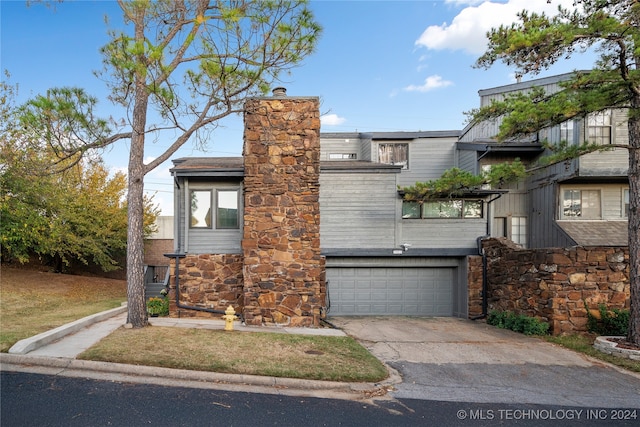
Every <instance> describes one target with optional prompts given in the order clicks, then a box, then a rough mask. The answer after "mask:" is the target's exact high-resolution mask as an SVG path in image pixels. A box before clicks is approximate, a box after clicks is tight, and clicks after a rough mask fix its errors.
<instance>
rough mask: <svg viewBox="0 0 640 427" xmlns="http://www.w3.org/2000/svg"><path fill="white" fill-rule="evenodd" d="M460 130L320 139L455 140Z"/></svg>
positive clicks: (326, 135) (336, 134)
mask: <svg viewBox="0 0 640 427" xmlns="http://www.w3.org/2000/svg"><path fill="white" fill-rule="evenodd" d="M459 136H460V130H428V131H415V132H404V131H398V132H321V133H320V138H321V139H329V138H334V139H335V138H338V139H342V138H345V139H350V138H357V139H358V138H362V139H374V140H409V139H419V138H457V137H459Z"/></svg>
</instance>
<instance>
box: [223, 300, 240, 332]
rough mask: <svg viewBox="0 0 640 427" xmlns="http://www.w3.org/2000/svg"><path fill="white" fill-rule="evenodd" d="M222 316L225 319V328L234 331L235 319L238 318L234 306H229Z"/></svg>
mask: <svg viewBox="0 0 640 427" xmlns="http://www.w3.org/2000/svg"><path fill="white" fill-rule="evenodd" d="M222 318H223V319H224V330H225V331H233V321H234V320H237V319H238V316H236V311H235V310H234V309H233V307H232V306H229V307H227V309H226V310H225V311H224V315H223V316H222Z"/></svg>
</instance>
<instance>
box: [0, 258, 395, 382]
mask: <svg viewBox="0 0 640 427" xmlns="http://www.w3.org/2000/svg"><path fill="white" fill-rule="evenodd" d="M0 279H1V280H0V351H2V352H7V351H8V350H9V348H11V346H12V345H13V344H15V343H16V342H17V341H19V340H21V339H23V338H28V337H30V336H33V335H36V334H39V333H41V332H44V331H47V330H49V329H53V328H55V327H58V326H61V325H63V324H65V323H68V322H71V321H74V320H77V319H80V318H82V317H85V316H88V315H90V314H94V313H98V312H100V311H103V310H107V309H110V308H113V307H117V306H119V305H120V304H121V303H122V302H123V301H125V300H126V283H125V282H124V281H122V280H112V279H103V278H97V277H85V276H72V275H63V274H53V273H44V272H39V271H34V270H25V269H14V268H7V267H6V266H4V265H3V266H2V270H1V276H0ZM79 357H80V358H84V359H91V360H102V361H109V362H119V363H129V364H138V365H147V366H162V367H168V368H181V369H195V370H204V371H214V372H226V373H239V374H255V375H268V376H277V377H291V378H304V379H320V380H331V381H351V382H359V381H364V382H373V381H379V380H381V379H383V378H386V376H387V370H386V368H385V367H384V365H383V364H382V363H381V362H380V361H379V360H377V359H376V358H375V357H373V356H372V355H371V354H370V353H369V352H368V351H367V350H366V349H365V348H364V347H362V346H361V345H360V344H358V343H357V342H356V341H355V340H353V339H352V338H348V337H326V336H315V335H314V336H304V335H292V334H273V333H259V332H250V333H249V332H238V331H235V332H231V333H229V332H224V331H212V330H202V329H184V328H163V327H148V328H143V329H124V328H121V329H118V330H117V331H115V332H114V333H113V334H111V335H110V336H108V337H107V338H105V339H103V340H102V341H100V342H99V343H98V344H97V345H96V346H94V347H92V348H90V349H88V350H87V351H86V352H84V353H83V354H82V355H80V356H79Z"/></svg>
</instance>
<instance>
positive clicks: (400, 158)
mask: <svg viewBox="0 0 640 427" xmlns="http://www.w3.org/2000/svg"><path fill="white" fill-rule="evenodd" d="M378 162H379V163H384V164H386V165H402V169H408V168H409V144H397V143H396V144H379V145H378Z"/></svg>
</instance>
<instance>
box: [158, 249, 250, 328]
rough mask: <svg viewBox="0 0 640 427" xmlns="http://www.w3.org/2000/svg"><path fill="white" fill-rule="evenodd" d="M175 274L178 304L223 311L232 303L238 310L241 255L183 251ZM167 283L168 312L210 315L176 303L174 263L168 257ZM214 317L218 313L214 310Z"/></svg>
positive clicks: (183, 314) (241, 301)
mask: <svg viewBox="0 0 640 427" xmlns="http://www.w3.org/2000/svg"><path fill="white" fill-rule="evenodd" d="M179 265H180V269H179V270H180V271H179V272H178V274H179V287H180V289H179V291H180V305H185V306H192V307H198V308H206V309H214V310H222V311H224V310H225V309H226V308H227V307H228V306H229V305H232V306H233V307H234V308H235V310H236V311H238V312H239V311H241V310H242V306H243V303H244V296H243V290H242V255H240V254H227V255H225V254H222V255H208V254H205V255H186V257H185V258H181V259H180V262H179ZM170 269H171V282H170V284H169V288H170V292H169V296H168V297H169V298H170V300H169V316H171V317H212V316H214V315H213V314H211V313H207V312H205V311H198V310H192V309H186V308H180V307H177V306H176V300H175V292H176V271H175V270H176V263H175V258H171V265H170ZM215 317H220V315H219V314H216V315H215Z"/></svg>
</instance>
